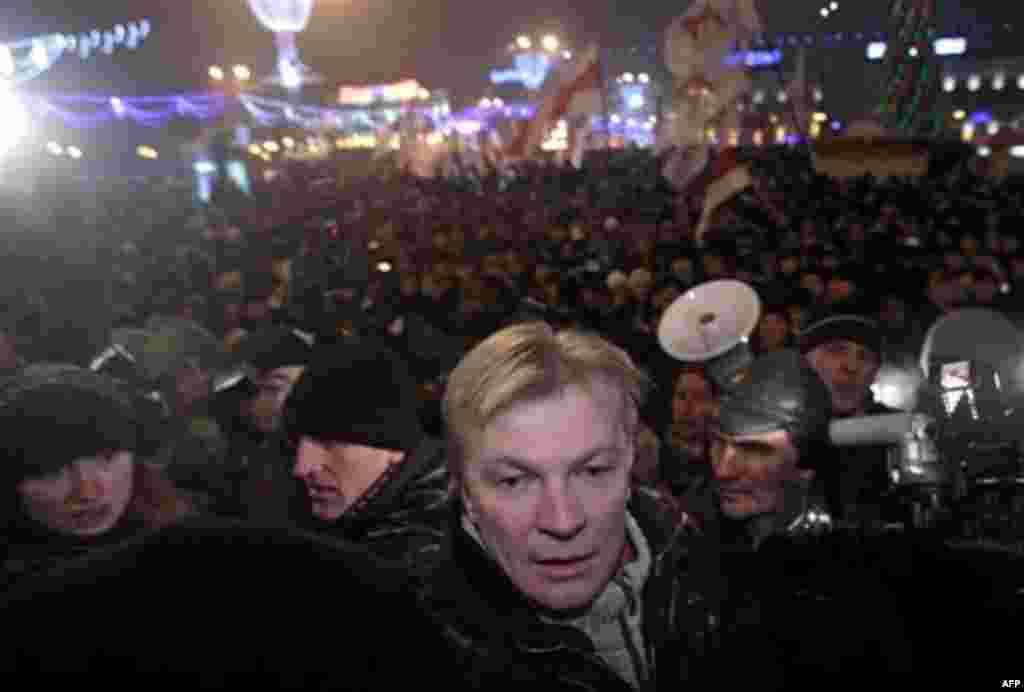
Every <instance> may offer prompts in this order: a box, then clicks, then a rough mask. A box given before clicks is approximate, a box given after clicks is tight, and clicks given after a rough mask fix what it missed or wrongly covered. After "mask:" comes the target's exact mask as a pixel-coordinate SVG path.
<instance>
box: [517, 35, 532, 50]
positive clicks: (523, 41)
mask: <svg viewBox="0 0 1024 692" xmlns="http://www.w3.org/2000/svg"><path fill="white" fill-rule="evenodd" d="M516 45H517V46H519V48H520V50H530V48H532V47H533V41H531V40H530V37H529V36H520V37H519V38H517V39H516Z"/></svg>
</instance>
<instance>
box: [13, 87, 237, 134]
mask: <svg viewBox="0 0 1024 692" xmlns="http://www.w3.org/2000/svg"><path fill="white" fill-rule="evenodd" d="M21 99H22V102H23V103H24V104H25V106H26V107H27V108H28V110H29V111H30V112H31V113H33V114H35V115H36V116H37V117H40V118H48V117H50V118H52V117H57V118H60V119H61V120H63V121H64V124H65V125H66V126H68V127H71V128H75V129H85V128H95V127H100V126H102V125H107V124H110V123H112V122H114V121H116V120H125V119H128V120H131V121H134V122H135V123H136V124H138V125H141V126H143V127H162V126H164V125H166V124H167V123H168V122H169V121H170V120H172V119H174V118H194V119H197V120H204V121H205V120H214V119H216V118H219V117H220V116H221V115H222V114H223V113H224V109H225V107H226V105H227V103H226V98H225V96H224V95H223V94H217V93H199V94H177V95H171V96H143V97H135V98H128V97H124V98H122V97H117V96H113V97H104V96H90V95H67V94H53V95H22V97H21Z"/></svg>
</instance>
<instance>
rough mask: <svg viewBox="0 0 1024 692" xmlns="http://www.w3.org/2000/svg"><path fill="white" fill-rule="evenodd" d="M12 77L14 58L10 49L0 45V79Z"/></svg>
mask: <svg viewBox="0 0 1024 692" xmlns="http://www.w3.org/2000/svg"><path fill="white" fill-rule="evenodd" d="M13 76H14V56H12V55H11V49H10V48H8V47H7V46H6V44H4V45H0V77H13Z"/></svg>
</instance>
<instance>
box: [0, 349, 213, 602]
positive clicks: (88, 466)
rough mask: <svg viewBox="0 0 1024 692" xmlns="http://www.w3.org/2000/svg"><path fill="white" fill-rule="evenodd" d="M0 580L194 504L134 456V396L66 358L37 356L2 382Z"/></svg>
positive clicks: (180, 513)
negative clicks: (40, 360)
mask: <svg viewBox="0 0 1024 692" xmlns="http://www.w3.org/2000/svg"><path fill="white" fill-rule="evenodd" d="M0 430H3V434H4V444H3V449H2V450H0V492H3V493H4V495H5V496H6V497H5V500H4V505H3V506H4V510H3V511H2V513H0V523H2V525H3V532H2V538H0V550H2V552H0V564H2V567H0V587H2V588H4V589H6V588H8V587H10V586H13V585H15V584H17V583H20V582H22V581H25V580H31V579H32V578H33V577H34V576H35V575H37V574H39V573H41V572H43V571H45V570H47V569H49V568H51V567H53V566H55V565H58V564H60V563H61V562H63V561H64V560H67V559H71V558H72V557H74V556H77V555H81V554H84V553H88V552H90V551H93V550H96V549H97V548H100V547H102V546H109V545H112V544H116V543H118V542H120V541H124V540H127V539H128V538H130V537H132V536H134V535H137V534H138V533H140V532H144V531H147V530H150V529H153V528H156V527H160V526H164V525H166V524H169V523H172V522H174V521H177V520H179V519H180V518H182V517H184V516H186V515H187V514H189V513H192V512H193V511H194V508H193V507H192V506H191V504H190V503H189V502H188V501H187V500H186V499H185V498H184V497H183V496H182V495H181V494H180V493H179V492H178V491H177V490H176V489H175V488H174V486H173V484H172V483H171V482H170V481H168V480H167V479H166V478H164V477H163V476H162V475H161V474H160V472H159V471H158V470H157V469H154V468H152V467H150V466H147V465H144V464H143V463H142V462H140V461H137V460H136V459H135V451H136V450H137V449H138V448H139V446H140V432H141V431H140V428H139V421H138V416H137V414H136V409H135V401H134V397H133V396H132V395H131V394H129V393H127V392H126V391H124V390H123V389H122V388H120V387H119V386H118V385H117V384H116V383H114V382H113V381H112V380H109V379H107V378H105V377H103V376H102V375H98V374H95V373H92V372H89V371H88V370H84V369H81V368H78V367H76V366H73V365H64V364H37V365H32V366H28V367H27V368H25V369H24V370H23V371H21V373H19V374H18V375H17V376H15V377H12V378H8V379H6V380H4V381H3V382H2V383H0Z"/></svg>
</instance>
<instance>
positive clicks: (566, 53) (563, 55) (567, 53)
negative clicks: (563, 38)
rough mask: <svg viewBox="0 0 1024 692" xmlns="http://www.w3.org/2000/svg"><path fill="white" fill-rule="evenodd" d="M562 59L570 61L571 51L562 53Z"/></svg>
mask: <svg viewBox="0 0 1024 692" xmlns="http://www.w3.org/2000/svg"><path fill="white" fill-rule="evenodd" d="M562 57H563V58H565V59H566V60H572V51H568V50H567V51H563V52H562Z"/></svg>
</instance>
